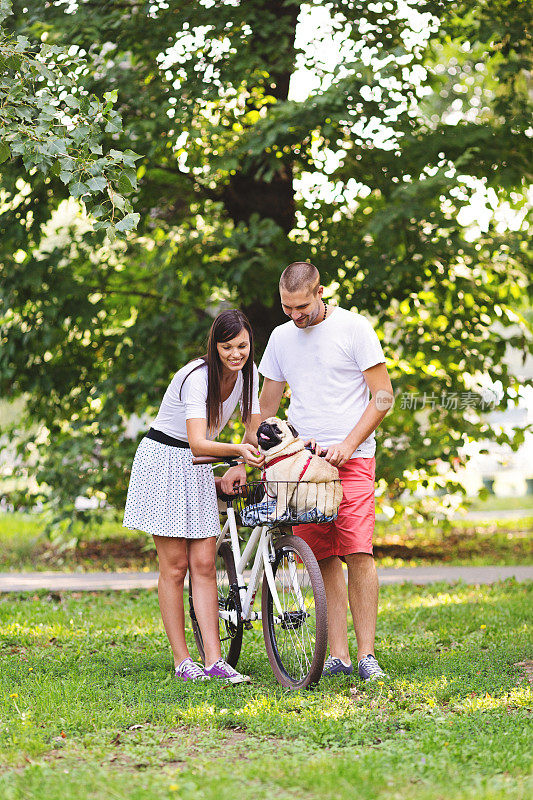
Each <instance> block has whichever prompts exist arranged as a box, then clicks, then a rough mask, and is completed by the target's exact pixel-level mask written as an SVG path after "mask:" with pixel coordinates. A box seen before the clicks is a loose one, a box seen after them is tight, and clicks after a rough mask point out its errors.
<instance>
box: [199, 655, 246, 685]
mask: <svg viewBox="0 0 533 800" xmlns="http://www.w3.org/2000/svg"><path fill="white" fill-rule="evenodd" d="M204 672H205V674H206V676H207V677H208V678H224V679H225V680H227V681H229V682H230V683H250V682H251V681H250V677H249V676H248V675H241V673H240V672H237V670H236V669H233V667H230V665H229V664H228V663H227V662H226V661H224V659H223V658H219V659H218V661H215V663H214V664H213V666H212V667H209V669H206V670H204Z"/></svg>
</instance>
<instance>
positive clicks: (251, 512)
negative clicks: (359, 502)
mask: <svg viewBox="0 0 533 800" xmlns="http://www.w3.org/2000/svg"><path fill="white" fill-rule="evenodd" d="M333 482H334V483H337V484H340V481H331V483H333ZM320 486H321V485H320V484H317V483H312V482H310V481H250V482H249V483H247V484H245V485H244V486H241V487H240V489H239V491H238V494H236V495H235V497H234V499H233V500H232V505H233V507H234V508H235V510H236V512H237V513H238V515H239V517H240V521H241V524H242V525H245V526H247V527H254V526H255V525H271V524H275V523H283V524H286V525H303V524H305V523H309V522H312V523H315V524H320V523H326V522H332V521H333V520H334V519H335V518H336V516H337V513H336V512H335V513H334V514H330V515H329V516H328V515H327V514H326V509H325V501H322V502H320V501H319V502H318V504H317V503H316V502H313V498H314V499H315V500H316V496H317V494H318V495H319V496H320V497H325V491H320V489H318V492H317V487H320ZM321 506H322V507H321Z"/></svg>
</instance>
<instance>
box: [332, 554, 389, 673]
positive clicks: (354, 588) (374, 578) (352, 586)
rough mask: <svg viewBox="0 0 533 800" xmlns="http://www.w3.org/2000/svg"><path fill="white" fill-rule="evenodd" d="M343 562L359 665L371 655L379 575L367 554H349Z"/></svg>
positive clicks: (374, 636)
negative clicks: (346, 571) (346, 567)
mask: <svg viewBox="0 0 533 800" xmlns="http://www.w3.org/2000/svg"><path fill="white" fill-rule="evenodd" d="M344 558H345V559H346V564H347V565H348V600H349V603H350V610H351V612H352V617H353V624H354V628H355V635H356V637H357V660H358V661H359V660H360V659H361V658H363V656H367V655H368V654H369V653H371V654H372V655H373V654H374V642H375V638H376V619H377V613H378V591H379V584H378V575H377V571H376V565H375V563H374V557H373V556H371V555H370V554H368V553H352V554H351V555H346V556H344ZM339 563H340V562H339ZM328 603H329V598H328ZM328 617H329V614H328Z"/></svg>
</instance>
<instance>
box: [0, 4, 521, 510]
mask: <svg viewBox="0 0 533 800" xmlns="http://www.w3.org/2000/svg"><path fill="white" fill-rule="evenodd" d="M7 5H8V4H6V3H5V0H2V4H1V5H0V8H2V9H4V14H5V15H7V11H8V9H7ZM12 6H13V8H12V10H13V13H12V14H11V15H7V16H5V18H4V21H3V28H4V33H5V37H4V38H3V39H2V48H1V50H0V54H2V55H3V62H2V70H3V80H2V94H3V96H4V98H5V99H4V101H3V104H2V108H1V109H0V124H1V125H2V127H3V135H2V142H1V144H0V157H1V158H2V159H3V164H2V176H1V184H0V185H1V190H2V195H1V197H2V205H1V208H0V226H1V229H2V237H1V240H0V270H1V272H0V275H1V289H0V291H1V294H0V325H1V328H0V337H1V349H0V395H2V396H4V397H15V396H19V395H23V396H24V397H25V398H26V407H27V413H28V416H29V418H30V419H31V420H33V421H39V423H40V424H41V425H42V435H41V437H40V439H39V440H38V444H36V445H35V446H36V447H37V448H38V464H39V472H38V478H39V481H40V483H41V484H42V485H43V486H44V487H45V488H46V487H52V488H53V497H54V499H55V501H56V502H58V503H59V504H61V505H62V507H63V508H67V509H69V508H71V504H72V502H73V500H74V498H75V497H76V496H78V495H80V494H83V495H89V496H95V497H98V498H99V499H101V500H102V501H105V502H107V503H110V504H111V505H116V506H120V505H121V504H122V502H123V499H124V493H125V489H126V486H127V478H128V468H129V464H130V461H131V457H132V453H133V451H134V447H135V441H132V440H130V439H127V438H125V435H124V432H125V428H126V425H127V420H128V419H129V418H130V417H131V415H133V414H138V415H142V414H143V413H145V412H148V413H151V412H153V411H154V410H155V409H156V408H157V405H158V403H159V402H160V400H161V397H162V393H163V391H164V389H165V387H166V385H167V383H168V381H169V379H170V377H171V376H172V374H173V373H174V372H175V371H176V369H177V368H178V367H179V366H180V365H182V364H183V363H185V361H186V360H188V359H189V358H190V357H192V356H193V355H197V354H199V353H200V352H202V343H203V340H204V338H205V334H206V331H207V329H208V327H209V325H210V322H211V319H212V314H213V313H214V312H215V311H216V309H217V308H218V307H220V304H221V303H224V302H228V303H231V304H232V305H235V306H239V307H242V308H243V310H244V311H245V312H246V313H247V314H248V315H249V317H250V319H251V322H252V324H253V326H254V329H255V330H256V332H257V335H258V341H259V346H260V348H261V347H262V346H264V344H265V342H266V339H267V336H268V334H269V333H270V331H271V330H272V328H273V327H274V326H275V325H276V324H278V323H279V322H281V321H282V319H283V317H282V313H281V310H280V308H279V301H278V296H277V283H278V279H279V275H280V272H281V270H282V269H283V268H284V267H285V266H286V265H287V264H288V263H290V262H291V261H295V260H299V259H306V260H311V261H312V262H313V263H314V264H316V266H317V267H318V269H319V270H320V272H321V276H322V281H323V283H324V284H325V285H327V286H328V287H330V294H331V296H333V297H334V298H335V299H336V300H338V302H339V303H340V304H341V305H343V306H344V307H347V308H354V309H355V310H357V311H360V312H361V313H364V314H367V315H369V316H370V317H371V319H372V320H373V322H374V323H375V325H376V329H377V330H378V333H379V335H380V338H381V339H382V342H383V346H384V349H385V352H386V355H387V358H388V365H389V368H390V371H391V375H392V379H393V384H394V388H395V392H396V395H397V401H396V405H395V409H394V411H393V412H392V413H391V414H390V415H389V417H388V418H387V421H386V423H385V425H384V429H383V433H382V434H381V437H380V447H379V465H378V474H379V475H380V476H381V477H382V478H383V479H384V480H385V481H386V483H387V486H388V492H389V495H390V496H391V497H393V496H397V495H399V494H400V493H401V492H402V491H403V490H404V489H405V488H406V487H408V488H409V487H411V488H412V487H413V486H414V485H416V484H417V483H419V482H420V481H422V482H424V481H427V480H428V476H430V475H431V474H435V464H436V462H437V461H439V460H440V461H444V462H445V463H446V462H448V463H450V464H452V465H456V464H457V459H458V456H459V453H460V448H461V447H462V445H464V443H465V441H466V440H468V439H472V438H473V439H475V438H495V439H499V440H500V441H504V440H505V439H506V436H505V434H499V435H496V433H495V432H494V431H492V430H491V429H490V428H489V426H488V425H487V424H486V422H485V421H484V420H483V417H482V416H480V415H479V413H478V412H479V411H480V410H481V406H482V401H481V398H482V396H481V395H479V394H478V392H479V390H480V388H481V387H482V386H483V385H484V382H485V383H486V382H487V380H488V381H489V382H491V381H492V382H494V381H499V384H498V387H499V391H500V398H501V400H502V402H503V403H504V404H505V403H506V402H507V400H508V396H509V395H508V392H509V390H511V389H514V390H516V389H517V388H518V385H519V383H520V376H519V375H514V374H509V369H508V365H507V361H506V358H505V355H506V352H507V348H508V347H514V348H520V349H521V350H523V351H524V352H525V351H526V350H527V349H529V348H530V342H531V336H530V332H529V329H528V326H527V322H526V320H525V319H524V317H523V315H522V310H523V297H524V293H525V291H526V286H527V258H528V246H527V241H528V239H527V236H528V230H527V222H526V218H525V210H526V208H527V188H528V185H529V183H530V182H531V174H530V170H531V166H530V165H531V159H530V155H531V138H530V109H529V107H528V92H529V91H530V81H531V77H530V76H531V40H530V34H529V33H528V30H530V27H529V26H530V21H531V20H530V14H531V8H530V5H529V4H528V3H526V2H520V0H485V1H484V2H466V1H465V2H436V1H435V2H430V1H429V0H428V1H427V2H426V1H425V0H418V2H416V3H415V2H414V0H387V1H386V2H376V3H367V2H357V1H356V0H332V1H331V2H329V3H328V4H327V5H326V6H324V4H322V3H319V2H315V3H313V2H309V3H306V4H304V3H300V2H296V1H295V0H246V2H244V0H220V2H216V3H215V2H213V0H201V1H200V2H193V3H191V2H172V3H166V2H159V0H153V1H152V2H141V0H122V1H121V2H115V3H109V2H97V0H85V1H83V0H80V1H79V2H74V1H73V2H71V3H68V4H64V3H61V4H59V3H49V2H44V1H40V0H35V2H33V3H31V4H26V3H23V2H19V1H18V0H16V1H15V2H14V3H13V4H12ZM325 10H326V11H327V14H328V16H329V21H328V25H327V30H324V29H323V28H313V20H314V19H315V18H314V17H313V14H316V13H317V12H321V13H322V14H324V11H325ZM306 34H307V38H308V39H309V41H308V42H306V41H305V36H306ZM20 37H24V38H22V39H21V38H20ZM331 39H333V42H334V43H335V47H336V48H337V49H336V52H335V53H334V56H335V57H333V56H332V54H331V53H332V51H331V47H330V48H329V50H328V48H326V47H325V46H323V45H324V42H325V41H326V40H327V41H331ZM9 48H11V55H9V54H8V55H7V56H6V53H8V50H9ZM328 53H329V55H328V57H327V58H326V57H325V55H327V54H328ZM305 70H307V72H306V71H305ZM302 75H303V76H304V77H303V79H302V77H301V76H302ZM299 76H300V84H299V87H300V88H299V91H298V92H296V91H295V87H296V86H297V85H298V79H299ZM21 78H22V81H21ZM306 82H307V83H308V84H309V85H308V86H307V85H306ZM20 86H23V87H25V88H24V89H21V88H20ZM2 109H4V111H2ZM5 109H8V110H9V113H6V111H5ZM10 109H11V110H10ZM8 148H9V150H8ZM68 165H71V166H70V167H69V168H68V169H67V167H68ZM104 183H105V185H104ZM474 196H477V197H480V196H481V197H485V198H486V204H487V206H488V213H487V220H486V221H482V220H476V219H474V220H472V219H471V218H470V219H469V214H470V217H471V209H472V208H473V206H472V199H473V197H474ZM117 197H120V200H119V201H118V203H117V202H116V198H117ZM69 198H70V199H69ZM72 198H75V200H72ZM67 201H68V202H67ZM74 203H75V208H73V204H74ZM81 203H82V204H83V205H82V204H81ZM474 207H475V206H474ZM477 207H479V205H478V206H477ZM82 210H83V214H82V213H81V211H82ZM117 232H118V234H119V236H118V238H115V237H116V234H117ZM109 233H110V234H111V235H110V236H109V235H108V234H109ZM406 397H408V398H411V400H409V402H406V401H405V398H406ZM413 397H414V398H415V401H414V402H415V407H413V399H412V398H413ZM519 438H520V437H519V435H518V434H517V436H516V437H514V440H513V446H516V445H517V443H518V442H519Z"/></svg>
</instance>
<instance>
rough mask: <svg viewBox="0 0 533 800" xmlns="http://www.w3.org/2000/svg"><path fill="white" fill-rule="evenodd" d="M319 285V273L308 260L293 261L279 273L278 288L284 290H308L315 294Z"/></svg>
mask: <svg viewBox="0 0 533 800" xmlns="http://www.w3.org/2000/svg"><path fill="white" fill-rule="evenodd" d="M319 286H320V273H319V271H318V270H317V268H316V267H315V266H314V264H311V263H310V262H309V261H295V262H294V263H293V264H289V266H288V267H287V269H285V270H283V272H282V273H281V278H280V279H279V288H280V289H285V291H286V292H304V291H309V292H313V294H316V293H317V291H318V288H319Z"/></svg>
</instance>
